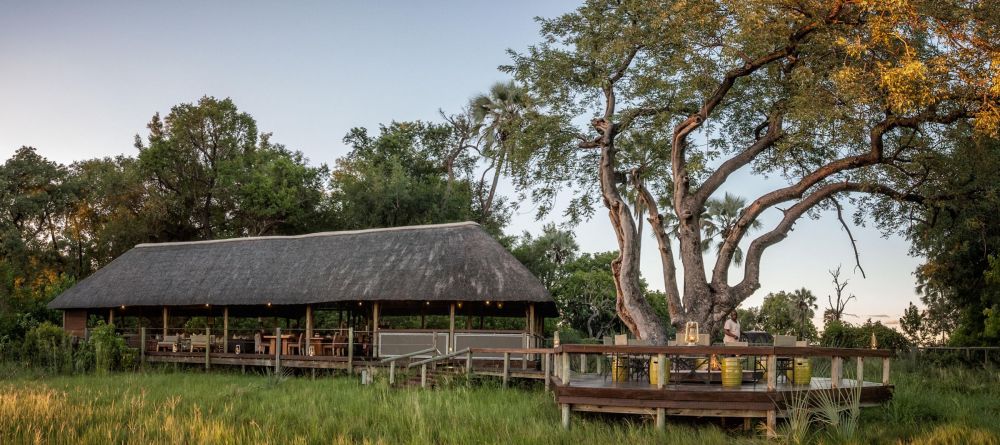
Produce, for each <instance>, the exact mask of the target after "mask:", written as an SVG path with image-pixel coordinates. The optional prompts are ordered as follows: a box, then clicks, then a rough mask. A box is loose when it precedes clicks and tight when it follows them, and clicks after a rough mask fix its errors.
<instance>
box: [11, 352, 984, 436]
mask: <svg viewBox="0 0 1000 445" xmlns="http://www.w3.org/2000/svg"><path fill="white" fill-rule="evenodd" d="M0 377H4V378H3V380H0V443H2V444H5V445H6V444H21V443H40V444H49V443H53V444H57V443H59V444H61V443H64V444H106V443H136V444H146V443H178V444H181V443H183V444H200V443H226V444H242V443H247V444H249V443H271V444H297V443H301V444H307V443H308V444H311V443H319V444H341V443H371V444H400V443H402V444H426V443H435V444H470V443H518V444H521V443H525V444H532V443H537V444H550V443H551V444H573V445H579V444H587V443H595V444H654V443H656V444H663V443H668V444H669V443H676V444H688V443H698V444H727V445H728V444H738V443H770V442H769V441H767V440H764V439H762V438H761V436H760V434H759V433H756V432H750V433H745V432H742V431H740V430H739V425H740V424H741V422H738V421H732V422H729V424H728V427H724V426H722V425H721V423H720V422H718V421H711V420H704V421H699V420H683V419H671V420H672V421H671V422H670V423H668V428H667V432H666V433H657V432H656V431H654V429H653V428H652V425H651V422H650V420H649V419H642V418H639V417H635V416H633V417H600V416H579V415H574V422H573V429H572V430H570V431H563V430H562V429H561V428H560V427H559V412H558V409H557V407H556V406H555V404H554V403H553V401H552V397H551V395H549V394H547V393H545V392H543V391H542V390H541V389H540V388H539V387H521V388H517V389H507V390H504V389H500V388H498V387H497V386H496V385H495V383H493V382H489V381H487V382H479V383H476V384H473V385H467V384H465V383H456V384H452V385H449V386H448V387H447V388H445V389H437V390H418V389H402V390H401V389H390V388H387V387H386V386H385V385H382V384H375V385H371V386H360V385H359V384H358V383H357V382H356V380H355V379H348V378H330V377H327V378H317V379H316V380H315V381H313V380H310V379H309V378H304V377H297V378H288V377H283V378H275V377H269V376H260V375H256V376H254V375H241V374H239V373H226V372H220V371H215V372H213V373H208V374H206V373H203V372H198V371H193V370H192V371H188V372H179V373H174V372H169V371H152V372H147V373H134V374H133V373H124V374H113V375H109V376H73V377H46V376H41V375H37V374H35V375H32V373H29V372H25V371H22V370H11V369H7V370H5V371H4V373H3V374H0ZM894 383H895V384H896V385H897V389H896V397H895V400H893V401H892V402H891V403H889V404H888V405H886V406H885V407H883V408H870V409H866V410H864V412H863V414H862V418H861V428H860V430H859V431H858V433H857V434H855V435H854V437H847V438H845V437H843V435H842V434H838V433H837V431H835V430H832V429H831V428H829V427H827V428H819V427H816V428H813V429H812V430H811V431H810V433H809V434H808V436H807V442H809V443H924V444H965V443H973V444H976V443H979V444H1000V373H998V372H997V371H996V370H990V371H983V370H978V371H961V370H941V369H929V370H923V371H921V372H917V371H916V370H915V369H914V368H913V367H912V365H910V366H907V365H906V364H905V363H902V364H901V365H900V366H897V367H896V371H894ZM786 441H787V440H786Z"/></svg>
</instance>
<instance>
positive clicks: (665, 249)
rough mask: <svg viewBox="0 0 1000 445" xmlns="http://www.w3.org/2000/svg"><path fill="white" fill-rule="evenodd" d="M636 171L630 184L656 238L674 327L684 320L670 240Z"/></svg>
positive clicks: (660, 217) (661, 219)
mask: <svg viewBox="0 0 1000 445" xmlns="http://www.w3.org/2000/svg"><path fill="white" fill-rule="evenodd" d="M639 173H640V172H639V171H638V169H634V170H632V175H631V176H632V184H633V185H634V186H635V190H636V193H637V194H638V197H639V201H640V202H642V203H643V204H644V205H645V206H646V210H647V211H648V212H649V216H648V217H647V220H648V221H649V226H650V227H651V228H652V231H653V237H654V238H656V245H657V247H658V248H659V251H660V261H661V262H662V263H663V290H664V292H665V293H666V294H667V311H668V312H669V313H670V321H671V323H674V324H675V325H676V324H677V323H679V322H681V320H684V305H683V304H682V303H681V295H680V288H679V287H678V286H677V266H676V265H675V263H674V253H673V249H672V247H671V245H670V238H669V237H668V236H667V232H666V229H665V228H664V227H663V215H661V214H660V211H659V210H658V209H657V207H656V200H655V199H654V198H653V195H652V194H651V193H649V190H648V189H647V188H646V185H645V184H643V182H642V179H641V178H640V177H639Z"/></svg>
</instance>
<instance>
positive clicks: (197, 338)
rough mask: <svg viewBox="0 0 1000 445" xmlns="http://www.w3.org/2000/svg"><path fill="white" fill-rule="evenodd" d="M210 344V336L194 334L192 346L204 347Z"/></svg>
mask: <svg viewBox="0 0 1000 445" xmlns="http://www.w3.org/2000/svg"><path fill="white" fill-rule="evenodd" d="M207 343H208V336H207V335H205V334H194V335H192V336H191V344H197V345H203V344H207Z"/></svg>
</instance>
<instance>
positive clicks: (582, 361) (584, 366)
mask: <svg viewBox="0 0 1000 445" xmlns="http://www.w3.org/2000/svg"><path fill="white" fill-rule="evenodd" d="M586 373H587V354H580V374H586Z"/></svg>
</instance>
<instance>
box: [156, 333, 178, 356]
mask: <svg viewBox="0 0 1000 445" xmlns="http://www.w3.org/2000/svg"><path fill="white" fill-rule="evenodd" d="M176 344H177V336H176V335H165V336H163V340H160V341H158V342H156V350H157V351H161V350H165V351H167V352H170V351H173V350H174V345H176Z"/></svg>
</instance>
